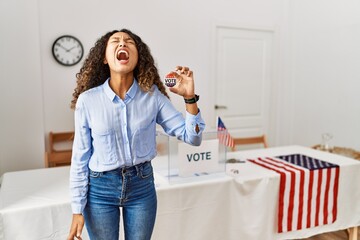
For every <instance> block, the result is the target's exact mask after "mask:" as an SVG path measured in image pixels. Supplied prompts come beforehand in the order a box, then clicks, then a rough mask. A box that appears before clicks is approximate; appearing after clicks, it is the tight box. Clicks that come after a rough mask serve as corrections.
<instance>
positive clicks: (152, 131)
mask: <svg viewBox="0 0 360 240" xmlns="http://www.w3.org/2000/svg"><path fill="white" fill-rule="evenodd" d="M155 141H156V122H155V119H153V120H152V121H151V122H150V123H149V124H147V126H146V127H141V128H139V130H138V131H137V132H136V134H135V141H134V144H135V146H134V147H135V149H136V151H135V153H136V157H139V158H143V157H146V156H149V155H151V154H153V153H154V151H155Z"/></svg>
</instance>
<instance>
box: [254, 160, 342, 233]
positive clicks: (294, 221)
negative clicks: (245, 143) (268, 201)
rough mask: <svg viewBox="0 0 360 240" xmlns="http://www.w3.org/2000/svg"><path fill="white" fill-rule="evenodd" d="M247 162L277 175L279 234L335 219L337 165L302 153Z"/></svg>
mask: <svg viewBox="0 0 360 240" xmlns="http://www.w3.org/2000/svg"><path fill="white" fill-rule="evenodd" d="M249 161H250V162H252V163H255V164H257V165H259V166H261V167H264V168H267V169H270V170H272V171H275V172H277V173H278V174H280V187H279V203H278V224H277V227H278V232H279V233H281V232H289V231H294V230H301V229H305V228H312V227H316V226H320V225H325V224H330V223H333V222H335V220H336V217H337V201H338V187H339V175H340V168H339V165H336V164H332V163H328V162H325V161H322V160H319V159H315V158H313V157H309V156H306V155H302V154H291V155H284V156H277V157H262V158H257V159H249Z"/></svg>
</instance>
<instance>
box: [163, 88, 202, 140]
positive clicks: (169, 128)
mask: <svg viewBox="0 0 360 240" xmlns="http://www.w3.org/2000/svg"><path fill="white" fill-rule="evenodd" d="M158 104H159V112H158V116H157V123H158V124H160V125H161V126H162V128H163V129H164V131H165V132H166V133H167V134H168V135H170V136H176V137H177V138H178V139H179V140H182V141H184V142H186V143H188V144H190V145H194V146H199V145H200V144H201V141H202V132H203V131H204V129H205V122H204V120H203V119H202V117H201V112H200V109H199V112H198V113H197V114H196V115H193V114H190V113H188V112H186V116H185V118H184V117H183V115H182V114H181V113H180V112H179V111H178V110H176V109H175V107H174V106H173V105H172V103H171V102H170V100H169V99H168V98H166V97H165V96H164V95H162V94H161V93H159V96H158Z"/></svg>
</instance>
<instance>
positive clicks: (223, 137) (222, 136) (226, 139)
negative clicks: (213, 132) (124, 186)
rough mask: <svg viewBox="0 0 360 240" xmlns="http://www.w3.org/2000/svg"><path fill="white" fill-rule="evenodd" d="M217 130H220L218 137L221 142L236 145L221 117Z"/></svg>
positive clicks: (226, 144) (228, 145)
mask: <svg viewBox="0 0 360 240" xmlns="http://www.w3.org/2000/svg"><path fill="white" fill-rule="evenodd" d="M217 131H218V138H219V141H220V143H221V144H223V145H225V146H227V147H231V148H232V147H234V139H233V138H232V137H231V135H230V133H229V132H228V131H227V129H226V127H225V124H224V123H223V121H222V120H221V118H220V117H218V127H217Z"/></svg>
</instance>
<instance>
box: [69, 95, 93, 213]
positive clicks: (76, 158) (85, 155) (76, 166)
mask: <svg viewBox="0 0 360 240" xmlns="http://www.w3.org/2000/svg"><path fill="white" fill-rule="evenodd" d="M91 153H92V144H91V133H90V128H89V119H88V117H87V114H86V108H85V106H84V103H83V98H82V96H81V95H80V96H79V98H78V100H77V103H76V108H75V137H74V143H73V148H72V157H71V168H70V194H71V208H72V212H73V213H74V214H79V213H82V212H83V210H84V208H85V205H86V198H87V190H88V175H89V168H88V163H89V159H90V156H91Z"/></svg>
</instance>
